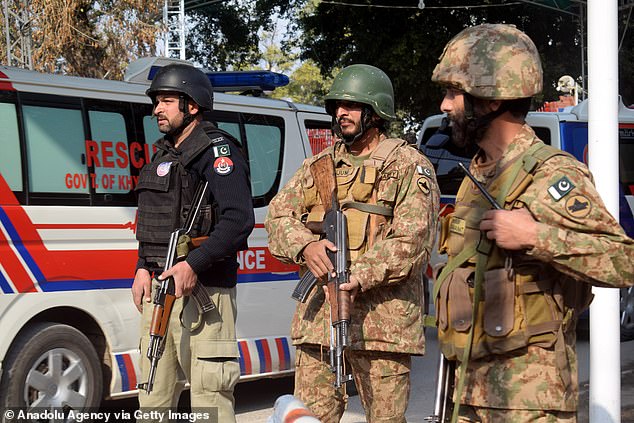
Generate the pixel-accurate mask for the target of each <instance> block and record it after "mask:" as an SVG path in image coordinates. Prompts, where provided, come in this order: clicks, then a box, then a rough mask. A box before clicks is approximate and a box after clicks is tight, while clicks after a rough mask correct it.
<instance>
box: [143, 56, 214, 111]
mask: <svg viewBox="0 0 634 423" xmlns="http://www.w3.org/2000/svg"><path fill="white" fill-rule="evenodd" d="M161 92H171V93H173V92H177V93H182V94H185V95H187V96H188V97H189V98H191V99H192V100H194V101H195V102H196V104H198V106H200V108H202V109H206V110H212V107H213V99H214V94H213V87H212V86H211V82H209V78H207V75H205V73H204V72H203V71H201V70H200V69H197V68H195V67H193V66H190V65H186V64H181V63H174V64H169V65H167V66H164V67H162V68H161V69H159V71H158V72H157V73H156V75H154V79H152V85H150V88H148V90H147V91H146V92H145V94H146V95H147V96H148V97H150V98H151V99H152V102H154V100H155V97H156V95H157V94H159V93H161Z"/></svg>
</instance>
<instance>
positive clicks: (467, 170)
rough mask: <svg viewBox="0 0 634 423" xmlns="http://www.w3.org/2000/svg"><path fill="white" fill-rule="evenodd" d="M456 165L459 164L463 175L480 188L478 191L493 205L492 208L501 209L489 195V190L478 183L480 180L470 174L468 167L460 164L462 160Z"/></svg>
mask: <svg viewBox="0 0 634 423" xmlns="http://www.w3.org/2000/svg"><path fill="white" fill-rule="evenodd" d="M458 166H460V169H462V171H463V172H464V174H465V175H467V176H468V177H469V179H471V182H473V184H474V185H475V186H476V187H478V189H479V190H480V192H481V193H482V195H484V198H486V199H487V201H488V202H489V203H491V206H493V208H494V209H496V210H502V207H501V206H500V205H499V204H498V202H497V201H495V198H493V197H492V196H491V194H489V192H488V191H487V190H486V189H485V188H484V186H482V184H481V183H480V181H478V180H477V179H476V178H475V176H473V175H472V174H471V172H469V169H467V168H466V167H465V165H463V164H462V162H458Z"/></svg>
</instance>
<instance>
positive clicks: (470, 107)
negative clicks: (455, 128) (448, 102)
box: [464, 93, 507, 143]
mask: <svg viewBox="0 0 634 423" xmlns="http://www.w3.org/2000/svg"><path fill="white" fill-rule="evenodd" d="M474 103H475V98H474V97H473V96H472V95H471V94H468V93H465V94H464V114H465V119H466V120H467V138H470V139H473V140H474V141H475V142H476V143H478V142H479V141H480V140H481V139H482V136H483V135H484V133H485V131H486V130H487V129H488V128H489V125H490V124H491V122H493V120H494V119H495V118H497V117H498V116H500V115H502V114H503V113H504V112H506V109H507V106H506V102H504V101H503V102H502V103H501V104H500V107H499V108H498V109H497V110H494V111H492V112H489V113H487V114H485V115H483V116H479V117H476V115H475V108H474Z"/></svg>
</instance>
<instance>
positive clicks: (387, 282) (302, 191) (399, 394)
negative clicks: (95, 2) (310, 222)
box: [265, 136, 439, 422]
mask: <svg viewBox="0 0 634 423" xmlns="http://www.w3.org/2000/svg"><path fill="white" fill-rule="evenodd" d="M392 141H393V140H392ZM385 142H386V140H385V138H384V137H383V136H382V140H381V142H380V143H379V147H377V149H379V148H380V147H381V145H382V143H385ZM404 144H405V143H404V142H400V143H399V146H397V147H396V148H395V149H394V150H393V151H392V152H391V154H389V156H387V159H386V160H385V161H384V163H383V165H382V167H380V168H379V169H378V171H377V175H376V178H375V182H374V183H373V184H371V185H369V188H370V190H369V191H367V192H366V193H365V196H366V197H371V198H372V199H374V200H371V201H368V202H372V203H375V204H380V205H382V206H386V207H388V208H391V209H393V217H392V218H388V219H384V220H383V221H381V222H380V223H379V224H376V225H373V224H372V223H368V219H372V217H371V216H368V214H367V213H361V212H359V211H358V210H354V209H346V210H345V213H346V215H347V217H348V228H349V229H348V232H349V243H350V248H351V250H350V254H351V258H352V263H351V265H350V275H353V276H355V277H356V278H357V279H358V280H359V282H360V285H361V291H360V292H359V293H358V294H357V297H356V299H355V301H354V303H353V307H352V312H351V323H350V340H351V347H350V349H351V350H352V351H350V352H349V354H348V355H347V356H346V358H347V359H348V361H349V362H350V363H351V365H352V370H353V374H354V376H355V381H356V383H357V387H358V389H359V392H360V395H361V399H362V402H363V405H364V408H365V409H366V415H367V417H368V420H369V421H404V412H405V409H406V408H407V401H408V398H407V396H408V394H409V367H410V355H411V354H417V355H418V354H423V353H424V337H423V313H422V306H423V303H422V301H423V298H422V285H421V276H422V268H423V266H424V265H426V263H427V261H428V259H429V255H430V252H431V248H432V246H433V242H434V237H435V233H436V221H437V213H438V202H439V191H438V188H437V184H436V180H435V176H434V172H433V167H432V166H431V164H430V163H429V161H428V160H427V159H426V158H425V157H424V156H423V155H422V154H421V153H419V152H418V151H417V150H415V149H414V148H413V147H411V146H408V145H404ZM377 149H375V151H376V150H377ZM325 154H330V155H333V156H334V163H335V169H336V173H337V175H338V178H337V184H338V187H339V196H340V198H339V201H340V203H345V201H347V200H350V199H351V196H352V193H351V191H356V194H355V195H357V196H358V191H359V190H357V189H356V188H355V189H349V186H350V184H351V183H353V184H354V182H353V181H355V180H357V181H358V180H359V178H363V177H362V176H361V175H362V174H368V171H367V169H366V171H362V170H363V167H360V166H361V163H360V162H361V161H363V159H364V158H359V157H354V156H352V155H351V154H350V153H348V151H347V148H346V147H345V146H344V145H343V143H337V144H336V145H335V146H334V147H330V148H328V149H326V150H325V151H323V152H322V153H320V154H319V155H317V156H315V157H313V158H309V159H307V160H305V161H304V163H303V165H302V167H301V168H300V169H299V170H298V171H297V173H296V174H295V175H294V176H293V177H292V178H291V180H290V181H289V182H288V184H287V185H286V186H285V187H284V189H282V190H281V191H280V192H279V193H278V194H277V195H276V196H275V198H274V199H273V200H272V201H271V203H270V205H269V215H268V217H267V219H266V222H265V226H266V229H267V230H268V232H269V248H270V250H271V253H272V254H273V255H274V256H275V257H277V258H278V259H280V260H282V261H284V262H287V263H297V264H299V265H302V271H304V270H305V268H304V266H303V265H304V263H303V258H302V252H303V249H304V247H306V245H308V244H309V243H310V242H312V241H315V240H318V239H319V237H318V236H317V235H314V234H312V233H311V231H310V230H308V229H307V228H306V227H305V226H304V224H303V223H302V219H303V218H305V217H306V216H307V215H309V213H310V212H311V210H313V209H314V206H317V205H318V202H319V200H318V199H317V198H318V196H317V195H316V193H315V192H314V189H312V187H313V185H314V181H313V180H312V175H311V172H310V165H311V164H312V163H313V162H314V161H315V160H317V159H318V158H319V157H321V156H322V155H325ZM372 154H374V153H372ZM372 154H371V155H370V159H368V158H367V157H366V158H365V160H364V161H363V166H364V167H365V166H366V165H367V164H371V162H372V157H373V156H372ZM346 187H348V188H346ZM346 191H347V192H348V193H347V194H345V193H346ZM344 195H346V196H347V198H342V196H344ZM357 200H358V198H357ZM360 221H361V222H362V223H361V225H363V227H364V228H366V230H365V233H363V234H361V236H359V234H357V235H355V234H354V233H355V231H354V230H351V229H350V228H351V226H353V225H359V224H360V223H359V222H360ZM370 232H372V233H370ZM368 238H374V239H375V241H374V242H373V243H372V242H371V241H370V242H368ZM370 244H372V245H370ZM355 258H356V259H355ZM291 336H292V339H293V343H294V345H296V346H298V354H297V359H296V365H297V373H296V381H298V382H299V383H300V384H301V385H302V386H296V395H297V396H299V397H300V398H301V399H302V400H303V401H304V402H305V403H306V404H307V405H308V406H309V407H310V408H311V410H312V411H313V412H314V413H315V414H316V415H317V416H319V417H320V419H321V420H322V421H324V422H331V421H338V420H339V419H340V418H341V415H342V413H343V411H344V400H345V399H344V396H345V395H344V394H343V393H342V392H335V388H334V387H333V385H332V383H333V381H334V376H333V375H332V373H331V371H330V368H329V366H328V364H327V362H328V348H327V347H328V346H329V344H330V309H329V305H328V304H327V302H326V301H325V296H324V293H323V290H322V289H321V288H319V287H318V288H317V289H313V291H312V292H311V294H310V296H309V297H308V299H307V300H306V302H305V303H303V304H302V303H300V304H298V306H297V310H296V312H295V316H294V318H293V323H292V329H291ZM377 358H378V361H377ZM371 359H374V360H371ZM386 376H389V377H387V378H386ZM386 379H389V380H386ZM379 381H381V383H380V384H379V383H378V382H379ZM394 416H398V417H396V418H397V419H398V420H394V419H395V417H394Z"/></svg>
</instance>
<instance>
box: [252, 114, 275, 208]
mask: <svg viewBox="0 0 634 423" xmlns="http://www.w3.org/2000/svg"><path fill="white" fill-rule="evenodd" d="M244 129H245V134H246V139H247V153H248V156H249V168H250V171H251V191H252V195H253V199H254V206H256V207H262V206H265V205H266V204H268V202H269V201H270V199H271V197H272V196H273V194H275V192H276V191H277V187H278V185H279V182H280V174H281V171H282V169H281V159H282V147H283V134H284V120H283V119H282V118H277V117H271V116H267V117H265V116H258V115H245V124H244Z"/></svg>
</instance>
